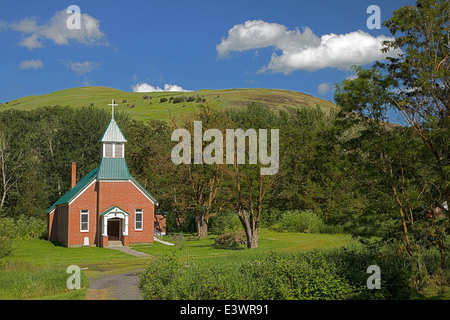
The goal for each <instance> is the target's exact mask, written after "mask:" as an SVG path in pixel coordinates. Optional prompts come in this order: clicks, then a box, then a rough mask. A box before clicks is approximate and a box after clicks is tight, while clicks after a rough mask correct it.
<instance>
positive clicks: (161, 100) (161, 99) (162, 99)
mask: <svg viewBox="0 0 450 320" xmlns="http://www.w3.org/2000/svg"><path fill="white" fill-rule="evenodd" d="M166 101H167V98H165V97H162V98H160V99H159V102H161V103H163V102H166Z"/></svg>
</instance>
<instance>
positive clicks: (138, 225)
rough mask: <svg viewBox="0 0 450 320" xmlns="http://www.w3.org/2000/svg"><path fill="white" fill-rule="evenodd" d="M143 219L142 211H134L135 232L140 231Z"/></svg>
mask: <svg viewBox="0 0 450 320" xmlns="http://www.w3.org/2000/svg"><path fill="white" fill-rule="evenodd" d="M143 219H144V215H143V214H142V209H136V211H135V215H134V222H135V223H134V229H135V230H142V228H143Z"/></svg>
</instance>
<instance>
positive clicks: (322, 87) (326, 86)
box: [317, 82, 333, 94]
mask: <svg viewBox="0 0 450 320" xmlns="http://www.w3.org/2000/svg"><path fill="white" fill-rule="evenodd" d="M331 91H333V84H332V83H331V82H324V83H321V84H319V87H318V88H317V92H319V93H320V94H327V93H329V92H331Z"/></svg>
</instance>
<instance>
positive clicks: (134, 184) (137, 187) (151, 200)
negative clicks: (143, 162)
mask: <svg viewBox="0 0 450 320" xmlns="http://www.w3.org/2000/svg"><path fill="white" fill-rule="evenodd" d="M128 181H129V182H131V183H132V184H133V186H135V187H136V189H138V190H139V191H140V192H141V193H142V194H143V195H144V196H145V197H146V198H147V199H148V200H150V202H151V203H153V204H155V201H153V199H152V198H150V197H149V196H148V195H147V194H145V192H144V191H142V189H141V188H139V186H138V185H137V184H136V183H134V181H133V180H132V179H130V180H128Z"/></svg>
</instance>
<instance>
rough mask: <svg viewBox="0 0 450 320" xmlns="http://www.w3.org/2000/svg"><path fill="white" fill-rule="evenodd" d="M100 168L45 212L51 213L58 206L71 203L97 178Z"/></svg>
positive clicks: (85, 177) (89, 174) (90, 173)
mask: <svg viewBox="0 0 450 320" xmlns="http://www.w3.org/2000/svg"><path fill="white" fill-rule="evenodd" d="M97 172H98V168H95V169H94V170H92V171H91V172H89V173H88V174H87V175H86V176H84V178H83V179H81V180H80V181H79V182H78V183H77V184H76V185H75V187H73V188H72V189H70V190H69V191H68V192H67V193H66V194H64V195H63V196H62V197H61V198H59V199H58V201H56V202H55V203H54V204H53V205H52V206H51V207H50V208H48V209H47V211H45V212H46V213H49V212H51V211H52V210H53V209H54V208H55V207H56V206H57V205H60V204H64V203H68V202H70V200H72V199H73V198H74V197H75V196H76V195H77V194H78V192H80V191H81V190H83V189H84V187H86V186H87V185H88V184H89V183H91V182H92V181H93V180H94V179H95V178H96V177H97Z"/></svg>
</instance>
